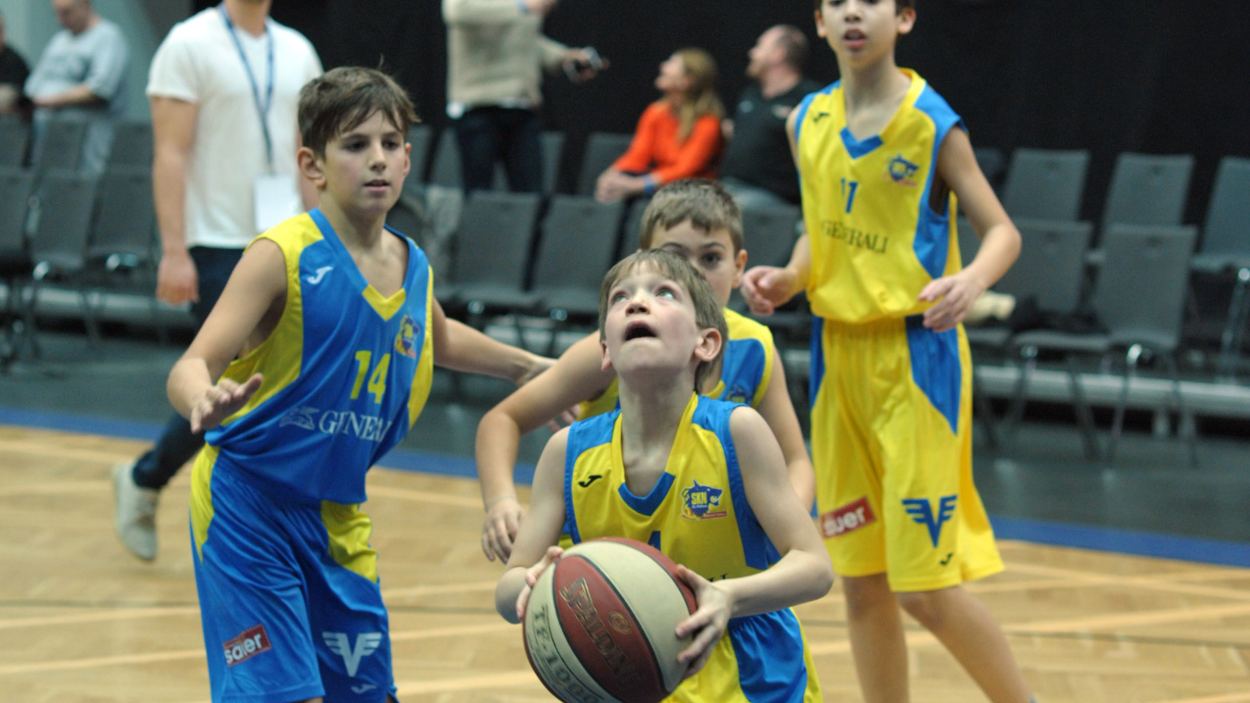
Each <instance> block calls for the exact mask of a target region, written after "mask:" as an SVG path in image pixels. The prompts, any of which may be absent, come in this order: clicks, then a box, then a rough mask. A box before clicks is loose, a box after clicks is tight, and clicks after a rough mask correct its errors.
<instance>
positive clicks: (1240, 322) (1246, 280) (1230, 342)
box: [1218, 268, 1250, 380]
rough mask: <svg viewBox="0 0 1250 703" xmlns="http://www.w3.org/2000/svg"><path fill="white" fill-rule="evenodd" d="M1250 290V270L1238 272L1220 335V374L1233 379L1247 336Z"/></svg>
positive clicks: (1243, 269) (1244, 269)
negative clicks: (1249, 290) (1226, 317)
mask: <svg viewBox="0 0 1250 703" xmlns="http://www.w3.org/2000/svg"><path fill="white" fill-rule="evenodd" d="M1247 288H1250V268H1242V269H1239V270H1238V271H1237V282H1236V283H1234V284H1233V298H1232V300H1231V301H1229V304H1228V319H1227V320H1226V321H1225V323H1224V332H1223V334H1221V335H1220V360H1219V364H1218V366H1219V368H1218V373H1219V374H1220V375H1221V376H1223V377H1225V378H1227V379H1230V380H1231V379H1232V378H1234V377H1236V375H1237V357H1238V355H1239V354H1240V353H1241V341H1242V337H1243V335H1244V334H1245V327H1246V318H1247V308H1248V307H1250V301H1248V300H1247V295H1246V289H1247Z"/></svg>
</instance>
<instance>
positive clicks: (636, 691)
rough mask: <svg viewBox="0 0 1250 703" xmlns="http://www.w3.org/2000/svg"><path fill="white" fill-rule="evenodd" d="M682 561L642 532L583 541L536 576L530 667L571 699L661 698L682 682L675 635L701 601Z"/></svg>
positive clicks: (527, 629)
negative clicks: (644, 539) (683, 574)
mask: <svg viewBox="0 0 1250 703" xmlns="http://www.w3.org/2000/svg"><path fill="white" fill-rule="evenodd" d="M676 569H677V565H676V564H674V563H673V561H672V560H671V559H669V558H668V557H666V556H665V555H664V554H662V553H660V551H659V550H657V549H655V548H653V547H650V546H648V545H645V544H643V543H641V542H636V541H634V540H628V539H619V538H606V539H598V540H592V541H589V542H583V543H582V544H578V545H576V546H574V547H572V548H570V549H568V550H566V551H565V552H564V556H563V557H561V558H560V561H558V562H556V564H555V566H554V567H552V568H549V569H547V570H545V571H544V572H543V573H542V575H541V576H540V577H539V579H538V582H537V583H536V584H534V588H533V591H532V593H531V594H530V599H529V605H528V606H527V607H526V610H525V622H524V626H523V630H524V636H525V653H526V655H527V656H528V657H529V660H530V665H531V666H533V667H534V671H535V672H536V673H537V674H538V678H539V679H541V680H542V682H543V685H545V686H546V687H547V689H548V690H549V691H551V693H553V694H554V695H555V696H556V697H557V698H559V699H560V700H563V701H577V702H578V703H583V702H586V701H628V702H630V703H644V702H652V701H659V700H660V699H662V698H664V697H665V696H667V695H668V694H669V693H671V692H672V690H673V689H674V688H676V687H677V684H679V683H681V680H682V678H683V677H684V676H685V673H686V665H685V664H682V663H679V662H678V661H677V654H678V652H680V651H681V650H682V649H683V648H684V647H685V646H686V644H688V643H689V638H688V637H687V638H684V639H678V638H677V635H676V634H674V628H675V627H676V626H677V623H679V622H681V621H682V620H685V619H686V618H687V617H689V616H690V614H691V613H693V612H694V611H695V609H696V608H697V607H698V603H697V602H696V600H695V596H694V593H693V592H692V591H691V590H690V588H689V587H688V586H686V585H685V584H684V583H682V582H681V581H680V580H678V578H677V576H676Z"/></svg>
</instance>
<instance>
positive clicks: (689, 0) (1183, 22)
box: [197, 0, 1250, 222]
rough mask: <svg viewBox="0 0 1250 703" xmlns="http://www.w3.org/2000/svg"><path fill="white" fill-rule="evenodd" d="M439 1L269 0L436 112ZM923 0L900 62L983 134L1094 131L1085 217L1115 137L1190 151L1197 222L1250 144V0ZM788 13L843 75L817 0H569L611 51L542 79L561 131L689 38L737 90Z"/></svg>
mask: <svg viewBox="0 0 1250 703" xmlns="http://www.w3.org/2000/svg"><path fill="white" fill-rule="evenodd" d="M207 4H208V3H205V2H202V1H201V2H197V5H199V6H200V7H203V6H206V5H207ZM439 5H440V4H439V2H437V0H415V1H414V0H275V3H274V10H273V13H274V16H275V17H276V18H277V19H278V20H279V21H282V22H284V23H286V24H289V25H291V26H293V27H295V28H296V29H299V30H300V31H302V32H303V33H304V34H305V35H306V36H308V38H309V39H311V40H312V41H313V43H314V44H315V45H316V46H317V49H318V51H319V52H320V54H321V57H322V60H323V61H324V63H325V65H326V66H327V67H330V66H335V65H341V64H364V65H370V66H373V65H377V64H378V62H379V61H383V62H384V64H385V66H387V67H388V68H389V69H390V70H391V71H392V72H393V73H395V74H396V75H397V76H398V77H399V79H400V80H401V81H402V82H403V83H404V84H405V85H406V86H408V88H409V89H410V90H411V91H412V93H413V95H414V97H415V99H416V100H417V102H418V106H419V108H420V110H421V113H422V115H423V116H424V117H425V119H426V121H427V122H431V123H434V124H442V123H443V122H445V117H444V116H443V108H444V104H443V100H444V88H445V86H444V82H445V80H446V78H445V75H446V74H445V66H444V61H445V34H444V27H443V24H442V20H441V16H440V9H439ZM919 10H920V14H919V20H918V22H917V26H916V31H915V32H914V33H913V34H912V35H911V36H909V37H907V38H906V39H904V40H903V41H902V43H901V44H900V47H899V52H898V54H899V63H900V64H901V65H905V66H910V67H914V68H916V69H917V70H919V71H920V72H921V74H922V75H924V76H925V77H926V78H928V79H929V81H930V82H931V83H932V84H933V85H934V87H936V88H937V90H938V91H939V92H941V93H942V94H943V95H944V96H945V97H946V98H947V100H949V101H950V103H951V104H952V105H953V106H954V107H955V109H956V110H957V111H959V112H960V113H961V114H962V115H963V117H964V119H965V121H966V122H967V124H968V126H969V128H970V129H971V134H972V139H973V143H974V144H976V145H978V146H995V147H999V148H1002V149H1004V150H1007V151H1010V150H1011V149H1013V148H1015V147H1018V146H1033V147H1048V148H1087V149H1090V150H1091V151H1092V152H1093V154H1094V160H1093V163H1092V166H1091V172H1090V176H1089V181H1088V184H1087V187H1086V194H1087V197H1086V203H1085V208H1084V212H1085V216H1086V217H1089V218H1091V219H1097V212H1098V211H1099V208H1100V207H1101V202H1102V197H1103V193H1104V191H1105V189H1106V181H1107V179H1108V178H1109V177H1110V172H1111V166H1112V163H1113V161H1114V158H1115V155H1116V154H1118V153H1119V152H1122V151H1145V152H1153V153H1179V152H1187V153H1192V154H1194V155H1195V156H1196V157H1197V159H1198V165H1197V169H1196V171H1195V174H1194V182H1193V186H1192V190H1191V198H1190V208H1189V210H1188V212H1187V220H1188V221H1191V222H1200V221H1201V219H1202V215H1203V210H1204V208H1205V204H1206V198H1207V195H1208V193H1209V191H1210V183H1211V179H1212V176H1213V174H1214V171H1215V167H1216V164H1217V163H1218V160H1219V158H1220V157H1221V156H1223V155H1225V154H1236V155H1243V156H1250V91H1248V90H1246V89H1245V86H1244V83H1245V76H1246V75H1247V72H1250V42H1247V41H1245V38H1244V28H1245V26H1246V24H1245V11H1244V5H1243V3H1234V2H1233V1H1232V0H1206V1H1205V2H1203V3H1199V4H1195V3H1180V2H1176V1H1175V0H1138V1H1135V2H1088V0H1045V1H1044V2H1042V1H1038V0H924V1H923V2H920V3H919ZM778 22H790V23H793V24H796V25H798V26H800V27H802V28H803V29H804V30H805V31H808V32H809V34H810V35H811V38H812V40H813V52H812V54H813V56H812V60H811V61H810V62H809V71H808V72H809V74H810V75H811V76H812V77H813V78H816V79H817V80H819V81H822V82H827V81H833V80H835V79H836V78H837V67H836V64H835V62H834V60H833V56H832V53H831V52H830V50H829V49H828V47H827V46H825V45H824V44H823V43H820V42H819V40H817V39H816V37H815V34H814V29H813V26H812V25H813V23H812V19H811V3H810V2H809V1H808V0H788V1H786V2H781V1H780V0H765V1H758V0H737V1H735V2H725V1H724V0H562V2H561V3H560V5H559V6H557V8H556V9H555V11H554V12H553V13H552V14H551V15H550V16H549V17H548V20H547V24H546V31H547V33H548V34H549V35H550V36H552V37H553V38H556V39H559V40H561V41H564V42H566V43H569V44H572V45H593V46H595V47H597V48H598V49H599V50H600V52H601V53H602V54H603V55H604V56H606V57H607V58H608V59H609V60H610V61H611V62H612V67H611V69H610V70H609V71H608V72H607V73H605V74H604V75H602V76H601V77H600V78H599V79H597V80H595V81H593V82H592V83H590V84H587V85H585V86H580V87H575V86H572V85H570V84H569V82H568V81H566V80H565V79H564V78H563V77H554V78H551V79H550V80H548V81H547V86H546V94H547V106H546V110H545V119H546V121H547V124H548V126H549V128H551V129H558V130H563V131H565V132H566V133H567V134H568V137H569V140H570V143H571V146H572V147H573V150H574V151H576V150H577V149H578V148H579V146H580V143H581V142H582V140H583V139H584V138H585V135H586V134H587V133H588V132H590V131H594V130H601V131H613V132H628V131H631V130H632V129H633V125H634V122H635V120H636V119H637V117H638V115H639V114H640V113H641V112H642V109H643V108H644V107H645V106H646V104H647V103H648V102H650V101H652V100H654V99H655V98H656V97H657V93H656V91H655V89H654V88H653V87H652V80H653V79H654V77H655V74H656V71H657V67H658V65H659V63H660V61H662V60H663V59H664V58H665V57H667V56H668V55H669V54H670V53H672V51H673V50H675V49H678V48H681V47H683V46H701V47H703V48H706V49H708V50H709V51H711V52H712V54H713V55H714V56H716V58H717V60H718V61H719V62H720V66H721V74H722V75H721V81H720V85H721V89H722V96H723V97H724V98H725V102H726V104H727V105H730V106H732V104H733V101H734V97H735V96H736V95H737V93H738V91H739V90H740V89H741V87H742V85H743V83H744V81H745V78H744V77H743V76H742V71H743V69H744V68H745V66H746V52H747V50H748V49H749V48H750V47H751V45H752V44H753V43H754V41H755V38H756V36H758V35H759V33H760V32H761V31H763V30H764V29H765V28H767V27H768V26H770V25H772V24H775V23H778Z"/></svg>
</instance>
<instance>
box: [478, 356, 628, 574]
mask: <svg viewBox="0 0 1250 703" xmlns="http://www.w3.org/2000/svg"><path fill="white" fill-rule="evenodd" d="M600 358H601V354H600V351H599V341H598V335H597V334H590V335H588V336H586V337H584V338H582V339H581V340H578V341H577V342H576V343H575V344H573V346H571V347H569V348H568V350H566V351H565V352H564V354H562V355H561V356H560V358H559V359H558V360H557V361H556V363H555V364H554V365H553V366H552V367H551V368H550V369H548V370H547V371H546V372H544V373H542V374H539V376H538V377H537V378H535V379H534V380H532V381H530V382H529V383H526V384H525V385H523V386H521V387H520V388H518V389H517V390H516V391H515V392H513V393H512V395H510V396H508V397H507V398H504V399H503V400H502V401H500V403H499V404H498V405H496V406H495V407H494V408H491V409H490V411H488V412H487V413H486V414H485V415H484V416H483V417H482V420H481V421H480V422H479V423H478V426H477V442H476V448H475V451H476V457H477V472H478V479H479V480H480V481H481V489H482V505H483V507H484V508H485V510H486V518H485V521H484V522H483V525H482V551H483V552H484V553H485V554H486V557H487V558H488V559H492V560H493V559H494V558H495V557H496V556H498V557H499V558H500V559H501V560H506V559H507V558H508V556H509V554H510V552H511V550H512V540H513V538H514V536H515V535H516V532H517V529H518V526H519V525H520V521H521V518H522V516H523V514H524V511H523V509H522V508H521V505H520V502H519V501H518V500H517V498H516V484H515V483H514V482H513V478H512V476H513V472H514V469H515V467H516V458H517V447H518V445H519V443H520V441H521V435H523V434H525V433H526V432H529V431H531V430H533V429H535V428H537V427H538V426H540V425H542V424H543V423H545V422H548V421H549V420H551V419H552V418H554V417H557V416H558V415H559V414H560V413H562V412H563V411H564V410H565V409H567V408H569V407H570V406H572V405H575V404H576V403H578V402H581V401H583V400H586V399H588V398H590V397H591V396H592V395H594V394H595V393H596V392H598V391H600V390H602V389H603V388H604V387H606V386H607V385H608V384H609V383H610V382H611V378H612V376H611V373H610V372H605V371H603V370H602V368H601V364H600Z"/></svg>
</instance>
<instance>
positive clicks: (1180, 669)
mask: <svg viewBox="0 0 1250 703" xmlns="http://www.w3.org/2000/svg"><path fill="white" fill-rule="evenodd" d="M143 446H144V444H143V443H141V442H137V441H131V440H121V439H115V438H110V437H103V436H97V435H87V434H74V433H67V432H56V431H50V430H42V429H31V428H26V427H12V426H0V458H2V459H0V550H2V551H0V553H2V554H3V559H2V561H0V564H3V569H4V578H3V580H0V633H2V634H0V691H3V692H4V693H3V695H0V698H3V699H4V700H12V701H22V702H27V701H53V700H55V701H70V702H75V701H100V702H103V701H135V700H153V701H170V702H173V703H182V702H184V701H185V702H188V703H189V702H191V701H204V700H207V690H208V683H207V675H206V672H205V664H204V650H203V645H202V640H201V636H200V626H199V617H198V611H197V608H196V604H195V585H194V577H193V574H192V568H191V561H190V553H189V547H188V537H187V523H186V508H185V500H186V493H187V473H188V472H183V473H181V474H180V475H179V477H178V478H177V479H176V480H175V483H174V484H172V485H171V487H170V489H169V490H168V491H167V492H166V493H165V494H164V500H163V503H162V505H161V507H160V512H159V516H158V527H159V534H160V539H161V553H160V557H159V559H158V560H157V561H156V562H155V563H152V564H146V563H142V562H140V561H138V560H136V559H134V558H132V557H130V556H129V555H128V554H126V553H125V552H124V551H123V549H122V547H121V546H120V545H119V544H118V542H117V541H116V538H115V537H114V535H113V529H112V497H111V484H110V481H109V471H110V467H111V466H112V465H113V464H114V463H116V462H119V461H124V460H129V459H131V458H133V457H134V456H135V455H136V453H137V452H138V451H139V450H140V449H142V448H143ZM370 496H371V501H370V504H369V508H368V510H369V512H370V514H371V515H373V517H374V519H375V522H376V528H375V532H374V544H375V546H377V547H378V549H379V551H380V554H381V565H380V568H381V573H382V578H383V586H384V591H385V594H386V598H387V602H388V604H389V606H390V609H391V619H392V631H391V636H392V640H393V642H394V645H393V646H394V656H395V672H396V681H397V683H398V686H399V692H400V696H401V698H402V700H404V701H405V702H410V701H438V702H451V701H542V700H549V697H548V696H547V695H546V693H545V691H544V690H543V688H542V687H541V685H540V684H539V683H538V682H537V679H536V678H535V677H534V676H533V674H532V673H531V672H530V670H529V667H528V665H527V663H526V660H525V654H524V651H523V649H522V646H521V634H520V629H519V628H518V627H516V626H511V625H508V624H507V623H505V622H504V621H503V620H502V619H500V618H499V616H498V615H496V614H495V612H494V608H493V599H492V597H491V594H492V591H493V588H494V584H495V579H496V578H497V577H498V575H499V571H500V567H499V565H498V564H495V563H489V562H487V561H486V560H485V559H484V558H483V557H482V554H481V552H480V549H479V547H478V535H479V532H478V528H479V524H480V508H479V502H478V494H477V486H476V483H475V482H473V481H471V480H468V479H464V478H456V477H450V476H439V475H434V474H425V473H415V472H411V471H399V470H392V469H385V468H383V469H377V470H375V471H374V472H373V473H372V474H371V478H370ZM1000 546H1001V548H1002V551H1003V555H1004V557H1005V559H1006V561H1007V563H1008V570H1007V572H1006V573H1004V574H1001V575H998V576H996V577H993V578H990V579H987V580H985V581H983V582H980V583H977V584H973V585H972V586H971V587H970V589H971V590H972V591H973V592H974V593H976V594H977V595H978V596H979V597H980V598H981V599H983V600H984V601H985V603H986V604H987V605H988V606H989V607H990V609H991V610H992V611H993V613H994V614H995V616H996V617H997V618H998V619H999V621H1000V622H1001V623H1002V624H1003V626H1004V628H1005V630H1006V631H1007V634H1008V637H1009V638H1010V640H1011V644H1012V647H1013V648H1014V650H1015V652H1016V656H1017V657H1018V658H1019V660H1020V662H1021V664H1022V666H1023V668H1024V670H1025V673H1026V676H1027V677H1028V679H1029V681H1030V682H1031V683H1032V685H1033V686H1034V687H1035V690H1036V692H1037V695H1038V699H1039V701H1041V703H1069V702H1070V703H1097V702H1100V701H1107V702H1114V703H1239V702H1248V703H1250V569H1246V568H1238V567H1226V566H1214V565H1210V564H1201V563H1192V562H1183V561H1167V560H1161V559H1152V558H1144V557H1134V556H1125V555H1121V554H1114V553H1108V552H1093V551H1081V550H1076V549H1070V548H1063V547H1055V546H1043V545H1038V544H1033V543H1027V542H1020V541H1011V540H1003V541H1002V542H1001V543H1000ZM799 613H800V616H801V617H802V619H803V622H804V624H805V627H806V630H807V634H808V637H809V641H810V643H811V645H812V647H813V650H814V653H815V656H816V662H817V668H818V670H819V674H820V677H821V681H822V684H823V686H824V689H825V692H826V699H827V700H830V701H859V700H861V699H860V695H859V691H858V689H857V687H856V683H855V679H854V669H853V664H852V662H851V659H850V653H849V644H848V642H847V631H846V626H845V618H844V610H843V602H842V599H841V597H840V595H839V594H838V588H837V587H836V586H835V588H834V592H833V593H832V594H830V595H828V596H826V597H825V598H824V599H822V600H820V601H818V602H816V603H812V604H808V605H805V606H803V607H801V608H799ZM908 639H909V642H910V645H911V646H910V651H911V677H912V691H913V694H912V697H913V700H915V701H917V702H918V703H964V702H966V701H977V700H982V698H981V696H980V694H979V693H978V692H977V690H976V689H975V687H974V686H973V685H972V684H971V682H970V681H969V679H968V678H967V677H966V676H965V675H964V674H963V673H962V671H960V670H959V669H958V668H957V665H956V664H955V663H954V661H953V660H952V659H951V658H950V657H949V655H947V654H946V653H945V652H944V651H943V650H942V648H941V647H940V646H938V645H937V644H936V642H935V641H934V640H933V639H932V638H931V637H930V636H929V635H927V633H925V632H924V631H923V630H922V629H920V628H918V627H916V626H912V625H909V629H908Z"/></svg>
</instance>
